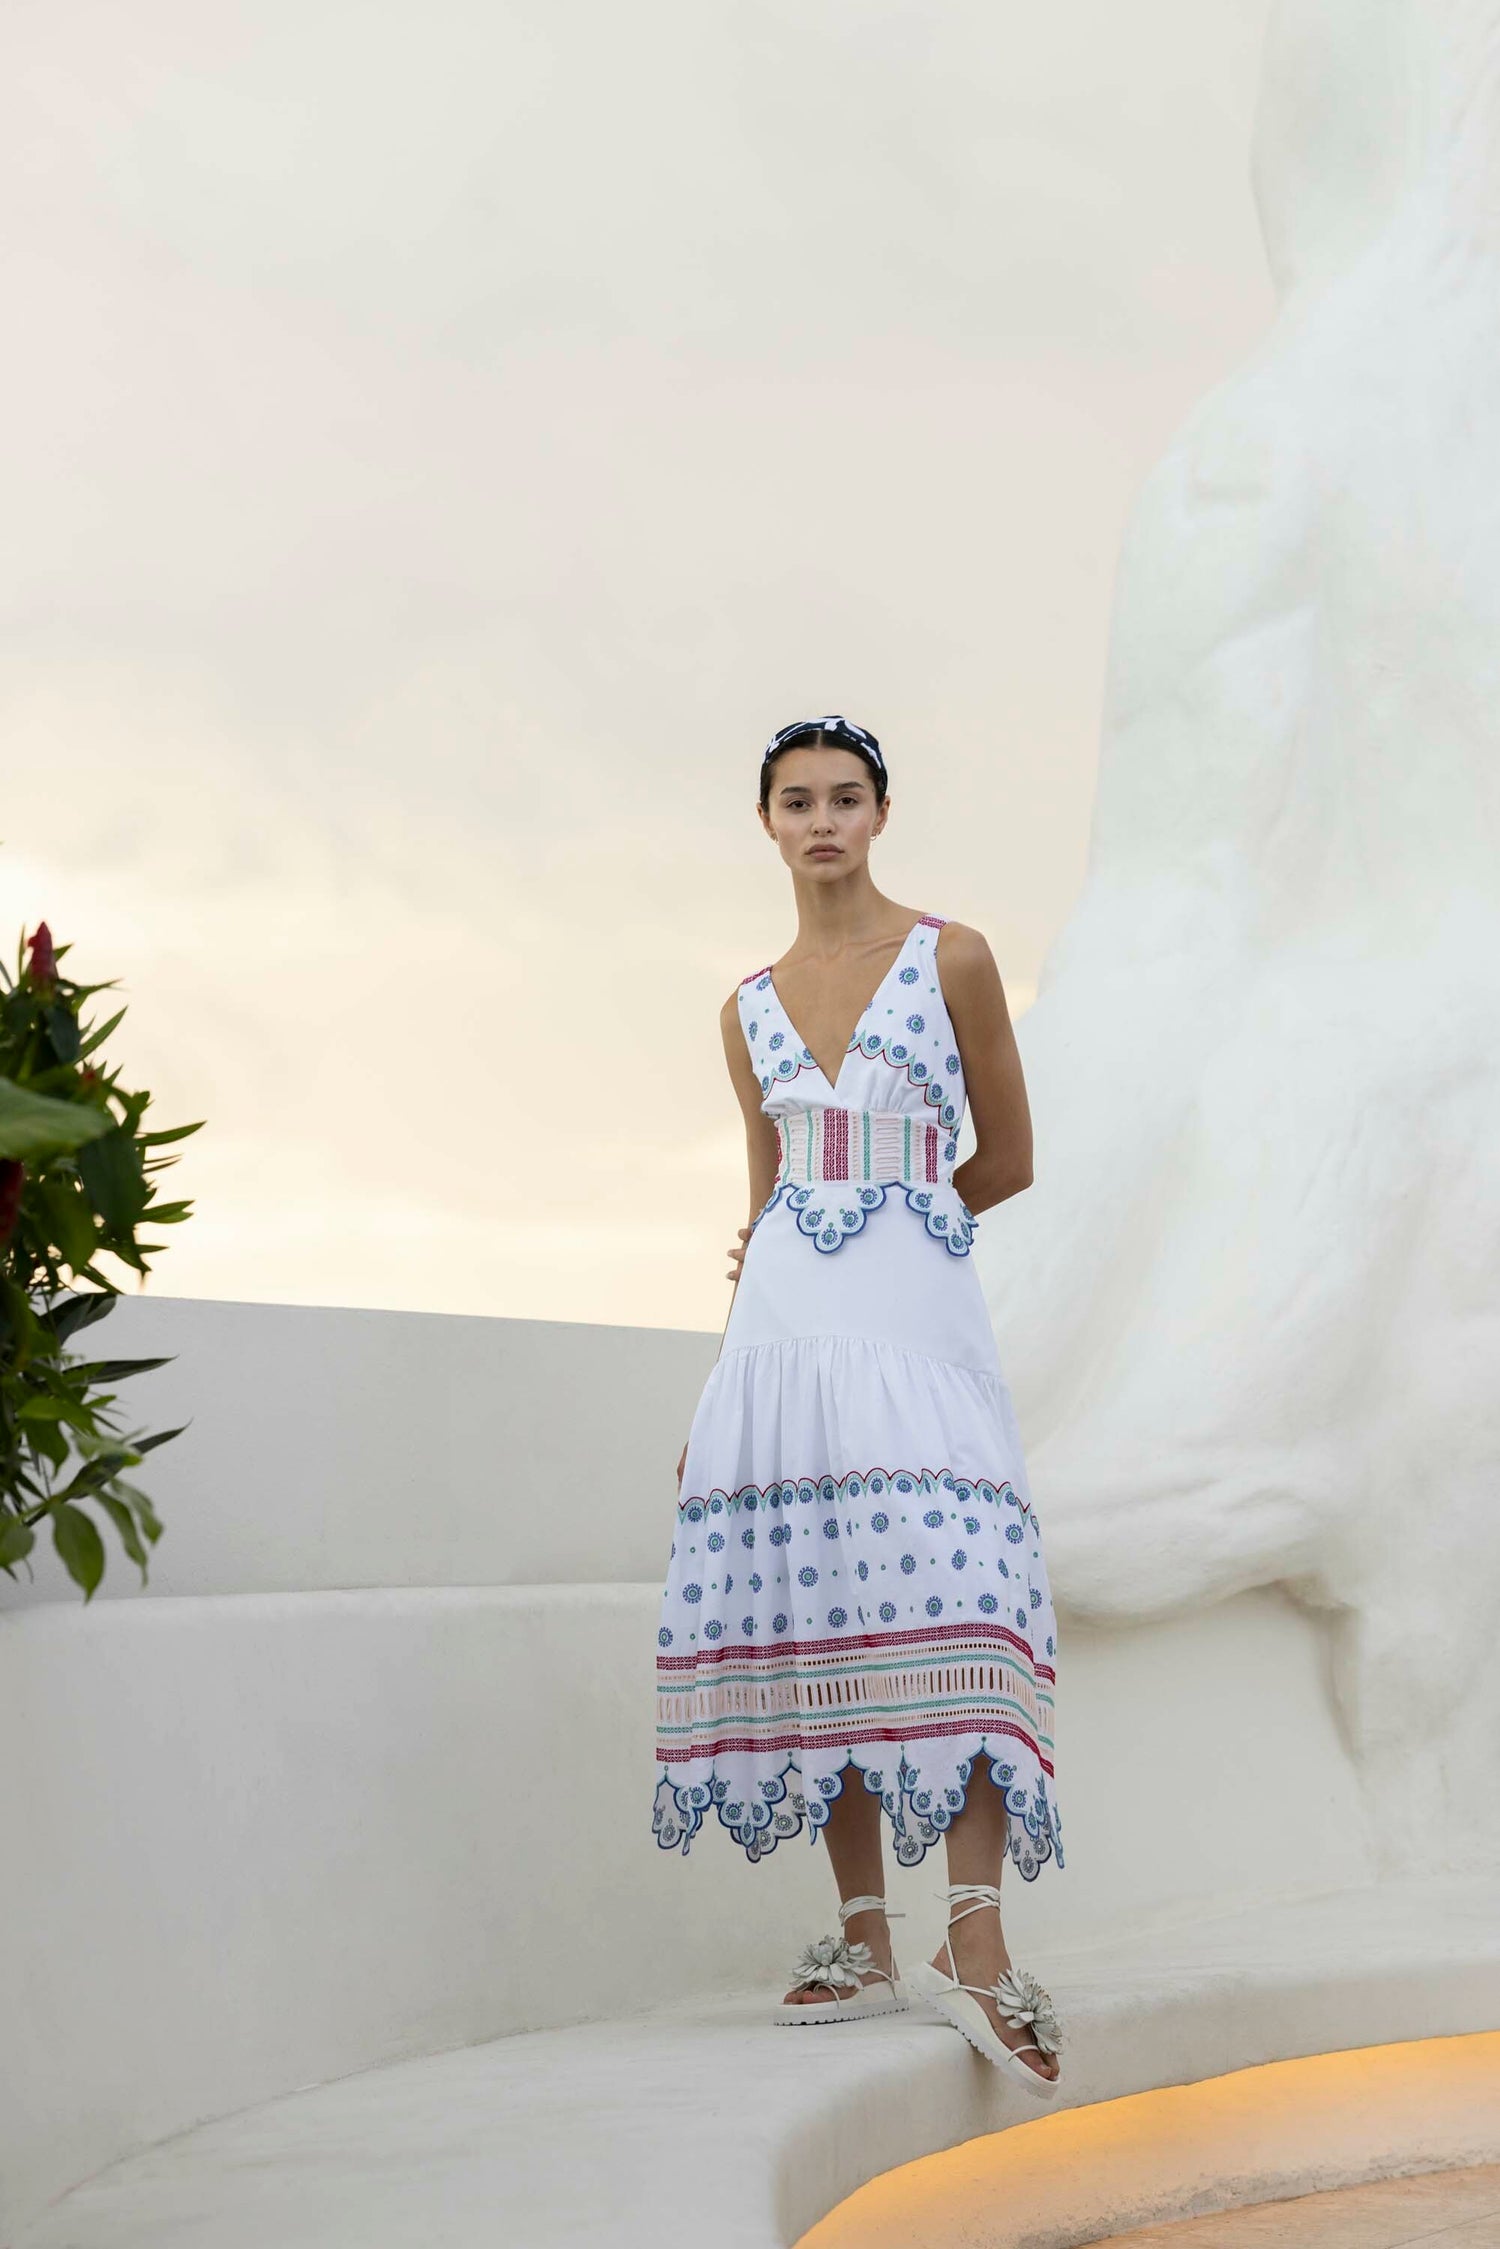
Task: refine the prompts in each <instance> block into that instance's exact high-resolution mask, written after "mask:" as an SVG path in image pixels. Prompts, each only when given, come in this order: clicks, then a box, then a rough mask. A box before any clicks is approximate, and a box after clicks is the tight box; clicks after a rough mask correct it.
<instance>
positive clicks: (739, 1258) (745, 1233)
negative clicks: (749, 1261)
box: [725, 1226, 754, 1281]
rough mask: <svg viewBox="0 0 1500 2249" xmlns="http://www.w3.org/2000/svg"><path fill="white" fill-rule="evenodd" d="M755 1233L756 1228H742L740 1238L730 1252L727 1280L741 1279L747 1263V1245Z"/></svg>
mask: <svg viewBox="0 0 1500 2249" xmlns="http://www.w3.org/2000/svg"><path fill="white" fill-rule="evenodd" d="M753 1232H754V1228H753V1227H750V1226H742V1227H741V1228H740V1238H739V1240H738V1241H737V1242H736V1243H735V1244H734V1246H733V1248H732V1249H730V1250H729V1252H728V1257H729V1271H728V1273H727V1274H726V1275H725V1279H726V1280H730V1281H737V1280H738V1279H739V1277H740V1273H741V1271H742V1269H743V1267H744V1262H745V1244H746V1243H747V1242H748V1241H749V1239H750V1236H751V1234H752V1233H753Z"/></svg>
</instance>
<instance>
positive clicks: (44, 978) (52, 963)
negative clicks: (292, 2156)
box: [30, 921, 57, 986]
mask: <svg viewBox="0 0 1500 2249" xmlns="http://www.w3.org/2000/svg"><path fill="white" fill-rule="evenodd" d="M30 945H31V981H32V983H33V984H38V985H43V986H45V985H49V984H55V983H56V982H57V955H56V954H55V953H54V952H53V950H52V932H51V930H50V929H49V928H48V927H47V924H46V923H45V922H44V921H39V922H38V923H37V925H36V930H35V933H34V935H33V936H32V937H31V939H30Z"/></svg>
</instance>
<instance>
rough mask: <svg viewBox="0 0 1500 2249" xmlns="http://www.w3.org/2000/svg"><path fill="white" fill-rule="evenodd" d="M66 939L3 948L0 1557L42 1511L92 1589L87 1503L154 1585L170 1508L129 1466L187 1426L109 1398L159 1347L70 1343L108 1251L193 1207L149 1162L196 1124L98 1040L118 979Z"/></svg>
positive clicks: (104, 1289)
mask: <svg viewBox="0 0 1500 2249" xmlns="http://www.w3.org/2000/svg"><path fill="white" fill-rule="evenodd" d="M68 950H69V948H68V947H67V946H66V945H63V946H58V947H56V948H54V946H53V942H52V936H51V932H50V931H49V930H48V927H47V925H46V923H45V922H43V923H42V924H41V925H40V926H39V927H38V928H37V929H36V930H35V931H33V933H32V935H31V936H30V938H26V937H25V936H24V935H23V937H22V939H21V943H20V945H19V946H18V948H17V954H16V966H15V970H14V973H12V972H11V971H9V970H8V969H7V968H6V967H5V966H4V964H3V963H0V1568H3V1569H4V1570H5V1571H6V1572H7V1574H8V1575H10V1576H14V1575H15V1566H16V1564H17V1563H18V1562H23V1561H25V1559H26V1557H27V1555H28V1554H29V1553H30V1552H31V1549H32V1547H33V1546H34V1545H35V1544H36V1539H37V1534H38V1531H39V1529H40V1528H41V1526H42V1525H43V1524H47V1525H49V1526H50V1529H51V1535H52V1543H53V1545H54V1547H55V1548H56V1551H57V1553H58V1555H59V1557H60V1559H61V1561H62V1563H63V1566H64V1568H65V1569H66V1570H67V1572H68V1574H69V1576H70V1577H72V1578H73V1579H74V1581H75V1582H76V1583H77V1584H78V1585H80V1586H82V1588H83V1592H84V1598H85V1599H86V1600H92V1598H93V1595H94V1591H95V1588H96V1587H97V1586H98V1584H99V1581H100V1579H101V1578H102V1577H103V1575H104V1561H105V1546H104V1540H103V1538H102V1536H101V1535H100V1529H99V1524H98V1522H97V1521H96V1520H95V1517H94V1514H93V1512H92V1510H94V1509H98V1510H99V1511H100V1513H101V1515H102V1516H104V1517H107V1519H108V1520H109V1521H110V1522H111V1523H113V1525H114V1527H115V1530H116V1532H117V1534H118V1536H119V1540H120V1543H121V1545H122V1546H123V1547H124V1549H125V1552H126V1553H127V1555H128V1556H129V1557H130V1559H131V1561H133V1562H134V1563H135V1564H136V1565H137V1566H138V1568H139V1570H140V1572H141V1581H142V1583H143V1584H144V1583H145V1581H146V1576H147V1550H148V1548H149V1547H151V1546H153V1545H154V1544H155V1543H156V1541H157V1539H158V1538H160V1536H161V1532H162V1525H161V1522H160V1520H159V1519H158V1517H157V1514H156V1511H155V1509H154V1508H153V1506H152V1504H151V1501H150V1500H149V1499H148V1497H147V1496H146V1494H145V1492H143V1491H141V1490H140V1489H139V1488H138V1486H137V1485H135V1484H134V1483H132V1482H131V1481H130V1479H129V1475H128V1471H129V1470H131V1469H133V1468H136V1467H137V1466H139V1464H140V1462H141V1461H142V1460H143V1459H144V1457H145V1455H146V1454H147V1453H148V1452H151V1451H152V1450H153V1449H154V1448H155V1447H156V1446H157V1445H164V1444H166V1443H167V1441H168V1439H169V1438H172V1437H176V1436H180V1435H181V1430H180V1429H162V1430H158V1431H156V1432H155V1434H147V1433H146V1432H145V1431H142V1430H126V1429H123V1428H122V1427H121V1426H120V1423H119V1420H118V1418H117V1414H116V1411H115V1408H116V1403H117V1401H116V1395H115V1389H114V1385H115V1384H117V1383H120V1382H123V1381H125V1380H127V1379H128V1378H129V1377H130V1376H131V1375H135V1374H143V1373H145V1372H146V1371H147V1369H148V1368H151V1367H159V1366H165V1365H166V1364H167V1363H168V1362H167V1360H166V1359H110V1358H92V1357H90V1356H88V1355H87V1353H86V1352H85V1351H80V1350H77V1349H74V1348H72V1346H73V1345H74V1344H75V1342H76V1340H77V1339H78V1338H79V1337H80V1336H81V1335H82V1334H83V1333H84V1331H85V1330H87V1329H91V1328H93V1327H95V1326H97V1324H98V1322H99V1321H100V1320H102V1319H104V1318H105V1317H106V1315H107V1314H108V1313H109V1312H111V1311H112V1310H113V1309H114V1306H115V1304H116V1302H117V1300H118V1298H119V1295H120V1289H119V1287H118V1286H117V1284H116V1283H115V1282H114V1281H113V1280H111V1278H110V1276H109V1273H108V1271H107V1270H106V1269H105V1268H104V1266H102V1265H101V1263H100V1260H101V1259H106V1260H114V1261H117V1262H118V1263H119V1264H120V1265H122V1266H124V1267H126V1268H127V1269H129V1270H132V1271H134V1272H136V1273H138V1274H140V1276H141V1278H142V1280H144V1278H145V1275H146V1273H147V1271H148V1269H149V1261H150V1259H151V1258H152V1257H154V1256H156V1255H157V1254H159V1252H160V1250H161V1248H162V1246H163V1245H162V1244H161V1243H159V1242H156V1241H146V1240H144V1239H143V1238H142V1229H148V1230H150V1231H151V1232H153V1233H154V1231H155V1229H156V1228H157V1227H159V1226H172V1225H177V1224H180V1222H181V1221H182V1220H183V1219H184V1218H186V1217H187V1215H188V1213H189V1211H190V1210H191V1208H192V1205H191V1204H190V1203H187V1202H163V1201H160V1200H159V1199H158V1194H157V1176H158V1174H159V1173H160V1172H162V1171H163V1170H165V1169H166V1168H167V1167H168V1166H169V1165H170V1164H173V1163H175V1162H176V1161H177V1157H176V1156H175V1155H164V1154H162V1153H161V1151H162V1150H163V1149H164V1148H165V1147H166V1146H167V1145H168V1143H169V1142H172V1141H178V1140H184V1139H186V1137H187V1135H188V1134H189V1133H191V1132H197V1131H198V1130H199V1124H189V1125H177V1126H175V1127H173V1128H171V1129H169V1130H166V1131H148V1130H146V1129H145V1121H144V1120H145V1116H146V1111H147V1109H148V1108H149V1107H150V1103H151V1096H150V1095H149V1094H148V1093H130V1092H127V1091H126V1090H125V1088H124V1087H123V1086H122V1085H121V1084H120V1079H119V1072H118V1071H117V1070H111V1069H109V1068H108V1067H107V1065H106V1064H105V1062H104V1061H103V1059H102V1056H101V1054H100V1049H101V1048H102V1047H103V1045H104V1042H105V1040H106V1039H108V1037H109V1036H110V1034H111V1032H113V1031H114V1030H115V1029H116V1027H117V1026H118V1024H119V1023H120V1021H121V1019H122V1017H123V1016H124V1014H125V1009H124V1008H120V1009H119V1010H117V1012H116V1013H115V1014H113V1015H111V1016H110V1017H109V1018H108V1020H107V1021H106V1022H104V1023H101V1024H99V1025H98V1026H97V1027H94V1026H92V1025H89V1024H86V1023H85V1022H84V1021H83V1010H84V1008H85V1007H86V1006H87V1004H88V1003H89V1001H90V1000H92V999H93V998H94V997H95V995H96V994H97V993H99V992H107V991H113V990H114V988H115V986H114V985H113V984H79V983H75V982H74V981H73V979H72V978H71V977H69V976H68V975H66V974H65V973H64V971H63V969H62V967H61V966H60V963H61V961H62V959H63V956H64V955H65V954H66V953H67V952H68ZM201 1121H202V1120H201V1119H200V1120H199V1123H200V1124H201ZM184 1426H185V1425H184ZM28 1568H29V1564H28Z"/></svg>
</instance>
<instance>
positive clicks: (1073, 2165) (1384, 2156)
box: [798, 2031, 1500, 2249]
mask: <svg viewBox="0 0 1500 2249" xmlns="http://www.w3.org/2000/svg"><path fill="white" fill-rule="evenodd" d="M976 2066H984V2065H982V2064H977V2065H976ZM1022 2097H1024V2096H1022ZM1497 2118H1500V2032H1493V2031H1490V2032H1481V2033H1477V2034H1475V2035H1474V2036H1471V2037H1464V2038H1428V2039H1414V2040H1411V2041H1409V2042H1407V2041H1403V2042H1402V2043H1400V2044H1397V2045H1390V2046H1364V2047H1358V2048H1355V2049H1352V2050H1350V2051H1347V2052H1343V2053H1334V2054H1314V2055H1309V2056H1307V2057H1305V2058H1304V2059H1301V2060H1298V2061H1287V2062H1267V2063H1264V2064H1263V2065H1261V2066H1260V2067H1259V2068H1256V2069H1239V2070H1234V2071H1232V2072H1231V2073H1230V2074H1229V2075H1227V2076H1224V2077H1210V2078H1204V2079H1202V2080H1200V2081H1199V2082H1198V2083H1196V2084H1191V2085H1169V2086H1165V2087H1163V2088H1161V2089H1160V2090H1159V2091H1156V2092H1150V2093H1132V2094H1129V2095H1128V2096H1126V2097H1125V2098H1123V2099H1120V2100H1113V2101H1099V2102H1096V2103H1093V2104H1091V2105H1088V2106H1085V2107H1080V2108H1073V2109H1064V2110H1062V2111H1061V2112H1060V2113H1058V2114H1056V2115H1049V2116H1043V2117H1038V2118H1036V2119H1035V2120H1034V2121H1032V2122H1030V2123H1018V2124H1016V2125H1014V2126H1012V2128H1011V2129H1010V2130H1008V2131H1005V2132H995V2133H987V2134H985V2135H984V2136H983V2137H982V2138H980V2139H976V2140H968V2141H965V2142H964V2144H963V2145H962V2146H960V2147H955V2148H949V2149H947V2150H946V2151H945V2152H944V2153H942V2154H940V2155H928V2156H924V2157H922V2158H921V2160H920V2161H918V2162H916V2163H906V2164H903V2165H902V2166H901V2167H900V2168H899V2169H898V2170H895V2171H887V2172H886V2173H885V2174H884V2175H883V2176H882V2177H880V2178H877V2179H872V2180H871V2181H870V2183H869V2185H868V2186H865V2187H861V2188H860V2189H859V2191H858V2192H857V2193H855V2194H852V2195H850V2196H849V2197H848V2198H847V2199H846V2200H845V2201H843V2202H841V2203H840V2204H839V2206H838V2207H837V2209H835V2210H832V2211H830V2212H829V2214H828V2216H827V2217H826V2218H825V2219H823V2221H822V2222H821V2223H820V2224H819V2225H815V2226H814V2227H813V2228H812V2230H811V2231H810V2232H809V2233H805V2234H804V2235H803V2236H802V2238H801V2241H800V2242H799V2244H798V2249H942V2245H944V2244H948V2243H951V2244H952V2245H953V2249H1000V2245H1001V2244H1008V2243H1011V2242H1019V2241H1021V2240H1023V2239H1024V2240H1025V2242H1026V2243H1027V2244H1028V2249H1043V2245H1045V2249H1066V2245H1068V2244H1073V2243H1079V2242H1087V2241H1098V2240H1100V2239H1101V2238H1102V2237H1104V2236H1106V2235H1108V2234H1113V2233H1120V2232H1124V2231H1126V2230H1127V2229H1128V2228H1131V2227H1134V2226H1144V2225H1151V2224H1154V2223H1157V2222H1159V2221H1160V2220H1162V2219H1166V2218H1181V2217H1189V2216H1196V2215H1198V2214H1200V2213H1202V2212H1204V2211H1210V2210H1225V2209H1231V2208H1235V2207H1238V2206H1240V2205H1243V2204H1246V2203H1256V2202H1272V2201H1278V2200H1281V2199H1282V2198H1283V2197H1285V2196H1287V2195H1291V2194H1307V2193H1313V2192H1315V2191H1317V2190H1318V2189H1320V2188H1324V2187H1334V2186H1348V2185H1353V2184H1355V2183H1357V2182H1359V2181H1362V2180H1366V2179H1375V2178H1383V2177H1389V2176H1392V2175H1394V2174H1395V2173H1397V2172H1401V2171H1421V2170H1432V2169H1441V2168H1446V2167H1447V2166H1449V2165H1456V2164H1459V2163H1466V2162H1479V2161H1483V2160H1486V2159H1491V2160H1492V2159H1493V2158H1494V2156H1495V2155H1496V2153H1497V2152H1500V2124H1497V2122H1496V2119H1497Z"/></svg>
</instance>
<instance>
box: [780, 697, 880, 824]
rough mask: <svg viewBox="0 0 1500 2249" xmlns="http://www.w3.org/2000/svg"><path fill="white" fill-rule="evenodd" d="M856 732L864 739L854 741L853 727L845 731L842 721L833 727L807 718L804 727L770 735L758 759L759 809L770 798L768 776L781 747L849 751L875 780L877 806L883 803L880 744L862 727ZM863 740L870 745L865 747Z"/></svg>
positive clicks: (785, 728)
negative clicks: (763, 753) (769, 740)
mask: <svg viewBox="0 0 1500 2249" xmlns="http://www.w3.org/2000/svg"><path fill="white" fill-rule="evenodd" d="M859 733H860V734H861V735H863V736H864V739H863V740H856V739H855V737H854V733H853V731H852V730H851V731H848V732H846V731H845V730H844V724H843V722H842V721H841V722H840V723H839V724H838V725H835V726H824V725H822V724H821V723H820V722H819V721H818V720H817V719H809V720H808V722H807V724H806V725H805V726H795V727H784V728H783V729H782V732H781V734H778V735H773V736H772V737H771V745H770V747H769V748H768V749H767V750H766V752H765V755H764V756H763V758H762V760H761V768H760V806H761V810H762V812H764V811H765V809H766V806H767V805H768V804H769V803H770V801H771V776H772V774H773V773H774V772H775V770H776V765H777V761H778V759H779V758H780V757H781V754H782V752H783V751H784V750H848V751H849V752H850V754H851V756H853V757H857V758H858V759H859V761H860V763H861V765H863V766H864V767H865V768H866V770H867V771H868V773H869V776H870V779H871V780H872V781H873V782H874V784H875V802H876V804H877V806H879V805H882V804H884V802H885V796H886V779H885V761H884V759H883V758H882V756H881V752H880V745H879V743H878V742H876V740H875V737H874V735H873V734H869V735H865V733H864V729H863V727H861V728H860V729H859ZM866 743H868V744H870V745H872V746H871V747H869V748H867V747H866Z"/></svg>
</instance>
